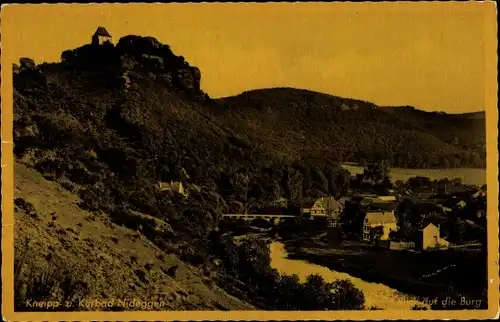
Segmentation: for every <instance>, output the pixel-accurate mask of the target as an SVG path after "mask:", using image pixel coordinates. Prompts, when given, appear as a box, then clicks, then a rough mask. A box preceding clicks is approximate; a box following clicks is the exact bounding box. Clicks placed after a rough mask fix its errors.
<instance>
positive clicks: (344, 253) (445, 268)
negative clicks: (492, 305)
mask: <svg viewBox="0 0 500 322" xmlns="http://www.w3.org/2000/svg"><path fill="white" fill-rule="evenodd" d="M283 243H284V244H285V245H286V246H285V249H286V251H287V253H288V258H289V259H291V260H302V261H307V262H309V263H312V264H317V265H321V266H324V267H327V268H329V269H331V270H334V271H337V272H343V273H347V274H349V275H351V276H353V277H356V278H360V279H363V280H365V281H370V282H374V283H382V284H384V285H387V286H389V287H391V288H393V289H395V290H398V291H399V292H402V293H405V294H411V295H412V296H415V297H417V298H419V299H421V300H424V299H430V298H432V299H435V298H436V297H439V298H443V297H446V296H450V297H454V298H460V297H462V296H465V297H466V298H467V299H471V300H483V294H482V291H483V289H486V287H487V284H486V283H487V279H486V276H487V275H486V258H485V256H484V254H482V253H481V252H478V251H463V250H448V251H440V252H426V253H414V252H402V251H401V252H398V251H390V250H386V249H380V248H374V247H363V245H362V244H360V243H352V242H351V243H349V242H344V243H341V244H339V245H336V246H328V245H325V244H323V243H321V242H318V241H314V240H312V239H306V240H284V241H283ZM482 262H484V265H482V264H481V263H482ZM483 270H484V272H483ZM464 276H467V278H466V279H464V278H463V277H464ZM482 302H483V304H481V306H483V305H485V302H486V301H485V300H483V301H482ZM434 308H440V305H439V304H438V303H436V304H435V305H434ZM447 309H450V308H449V307H448V308H447ZM455 309H464V308H463V307H462V308H460V307H456V308H455Z"/></svg>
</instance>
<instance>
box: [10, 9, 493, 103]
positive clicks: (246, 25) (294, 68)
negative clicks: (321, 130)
mask: <svg viewBox="0 0 500 322" xmlns="http://www.w3.org/2000/svg"><path fill="white" fill-rule="evenodd" d="M490 7H491V6H490ZM489 9H491V8H489ZM485 12H486V10H485V6H484V5H481V3H470V2H468V3H467V2H455V3H449V2H448V3H429V2H426V3H416V2H413V3H383V4H381V3H253V4H250V3H226V4H224V3H218V4H207V3H204V4H127V5H123V4H108V5H99V4H93V5H89V4H82V5H76V4H72V5H69V4H59V5H11V6H6V7H3V8H2V34H3V35H4V36H3V37H2V54H5V55H7V57H8V58H7V60H9V61H10V60H11V61H12V62H13V63H14V62H16V61H18V59H19V58H20V57H30V58H33V59H34V60H35V61H36V62H37V63H41V62H54V61H58V60H59V59H60V55H61V53H62V52H63V51H64V50H66V49H73V48H76V47H79V46H82V45H84V44H86V43H89V42H90V39H91V35H92V34H93V32H94V31H95V29H96V28H97V26H104V27H105V28H106V29H107V30H108V31H109V33H111V35H112V36H113V42H115V43H117V42H118V40H119V39H120V38H121V37H123V36H125V35H130V34H135V35H143V36H152V37H155V38H157V39H158V40H159V41H160V42H162V43H165V44H169V45H170V46H171V49H172V50H173V52H174V53H175V54H177V55H182V56H184V57H185V58H186V60H187V61H188V62H189V63H190V64H191V65H194V66H198V67H199V68H200V70H201V72H202V79H201V87H202V89H203V90H204V91H205V92H207V93H208V94H209V95H210V96H211V97H213V98H215V97H223V96H230V95H235V94H238V93H241V92H243V91H245V90H251V89H258V88H268V87H295V88H304V89H310V90H314V91H319V92H324V93H328V94H332V95H337V96H341V97H350V98H356V99H361V100H366V101H371V102H374V103H375V104H378V105H411V106H415V107H416V108H419V109H422V110H427V111H436V110H439V111H445V112H448V113H462V112H472V111H479V110H484V109H485V108H484V104H485V98H484V96H485V77H486V76H485V71H486V68H487V67H486V66H487V58H486V57H487V54H488V53H487V50H486V44H489V42H491V40H490V39H487V38H486V34H485V28H486V24H487V23H492V22H493V23H495V22H494V21H488V20H487V19H486V18H485V17H486V14H485ZM495 37H496V35H495ZM495 53H496V51H495ZM489 54H491V53H489ZM495 68H496V66H495Z"/></svg>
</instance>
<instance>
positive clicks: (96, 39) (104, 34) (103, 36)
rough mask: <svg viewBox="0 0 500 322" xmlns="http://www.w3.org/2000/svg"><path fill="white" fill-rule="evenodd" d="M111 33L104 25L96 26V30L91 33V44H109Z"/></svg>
mask: <svg viewBox="0 0 500 322" xmlns="http://www.w3.org/2000/svg"><path fill="white" fill-rule="evenodd" d="M111 41H112V40H111V35H110V33H109V32H108V31H107V30H106V28H104V27H97V30H96V31H95V33H94V34H93V35H92V45H102V44H106V43H109V44H111V43H112V42H111Z"/></svg>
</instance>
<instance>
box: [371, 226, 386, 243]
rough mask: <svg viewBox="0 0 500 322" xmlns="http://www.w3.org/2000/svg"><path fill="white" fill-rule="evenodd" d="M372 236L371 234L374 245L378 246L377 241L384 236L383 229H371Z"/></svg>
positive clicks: (380, 227)
mask: <svg viewBox="0 0 500 322" xmlns="http://www.w3.org/2000/svg"><path fill="white" fill-rule="evenodd" d="M372 234H373V239H375V243H377V244H378V241H379V240H380V238H382V236H383V235H384V227H383V226H377V227H374V228H373V229H372Z"/></svg>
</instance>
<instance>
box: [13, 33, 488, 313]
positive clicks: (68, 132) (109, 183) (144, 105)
mask: <svg viewBox="0 0 500 322" xmlns="http://www.w3.org/2000/svg"><path fill="white" fill-rule="evenodd" d="M200 82H201V72H200V70H199V69H198V68H197V67H194V66H191V65H190V64H189V63H187V62H186V61H185V59H184V58H183V57H182V56H177V55H175V54H174V53H173V52H172V51H171V50H170V48H169V46H168V45H164V44H161V43H159V42H158V41H157V40H156V39H154V38H151V37H139V36H126V37H123V38H121V39H120V40H119V42H118V43H117V44H116V45H112V44H103V45H85V46H82V47H80V48H76V49H74V50H67V51H65V52H63V53H62V55H61V62H58V63H50V64H49V63H43V64H39V65H37V64H36V63H35V62H34V61H33V60H31V59H29V58H22V59H21V60H20V62H19V65H15V66H14V114H15V119H14V143H15V144H14V152H15V155H16V159H17V162H18V166H17V168H16V184H17V185H18V191H17V198H20V199H19V200H18V205H17V206H18V210H17V212H16V216H19V218H21V219H17V221H16V223H17V224H16V225H17V227H16V231H17V234H16V252H17V253H16V256H17V257H18V258H20V257H22V254H23V252H24V251H19V252H18V251H17V249H24V248H23V247H24V246H23V242H24V237H30V238H32V239H34V241H32V244H33V243H34V245H35V246H33V247H35V250H34V252H35V254H38V255H43V254H45V253H47V252H48V253H54V251H47V249H49V250H50V247H49V246H48V245H52V244H54V245H57V247H59V248H58V249H72V250H74V252H75V253H77V254H84V253H85V252H87V253H88V252H92V253H95V256H94V257H95V258H94V260H95V261H96V262H98V263H101V262H102V263H105V264H102V265H107V267H109V268H110V269H111V267H114V268H113V269H115V268H116V269H118V271H120V270H119V268H118V266H119V265H118V266H117V264H116V263H122V264H123V265H128V266H129V268H130V270H128V271H126V272H122V271H120V272H121V273H120V274H121V275H120V276H122V277H123V283H121V282H120V283H118V284H117V285H116V286H114V287H110V286H109V285H107V284H106V283H105V281H104V280H100V281H98V282H96V284H95V285H91V287H94V293H93V294H94V295H96V296H103V297H110V296H118V295H119V294H127V292H132V291H133V292H146V291H147V292H150V293H151V294H163V293H165V292H167V293H169V294H171V293H172V292H173V293H175V292H176V291H175V290H177V286H179V288H182V289H184V291H185V293H180V294H181V295H180V297H179V296H177V295H168V296H170V297H172V296H173V297H172V299H173V300H172V302H171V306H170V307H172V308H175V307H177V308H188V307H191V308H213V307H218V308H231V309H238V308H245V307H252V306H256V307H259V308H280V307H281V308H283V307H290V305H292V304H290V303H288V302H279V301H281V300H279V301H278V302H279V303H278V302H276V301H277V300H276V299H278V298H279V299H281V298H282V297H281V295H279V294H281V293H279V292H283V294H287V293H289V292H288V291H286V290H287V287H292V286H293V285H291V284H290V283H292V284H293V283H297V282H295V281H292V280H283V279H281V277H279V276H278V275H276V272H274V271H272V270H270V268H269V263H268V262H266V256H267V255H266V253H265V251H264V250H263V248H262V247H254V246H252V245H248V244H245V245H244V247H243V248H241V249H237V248H235V247H236V246H235V245H233V244H231V243H227V242H225V241H221V239H220V233H218V231H217V228H218V226H219V225H218V222H219V218H220V215H221V214H222V213H224V212H228V211H231V212H243V211H249V212H250V211H253V210H255V209H261V208H262V207H266V206H267V205H269V204H270V203H271V202H273V201H275V200H276V199H278V198H279V197H285V198H290V199H293V200H301V199H303V198H306V197H309V196H318V195H321V194H323V195H324V194H337V193H340V192H342V191H346V189H347V188H348V186H349V180H350V176H349V173H347V172H346V170H344V169H342V168H341V167H340V164H339V161H340V160H347V161H349V160H358V161H361V160H364V159H370V158H388V159H391V160H392V161H393V163H395V164H399V165H401V164H404V165H407V166H440V165H446V166H466V165H469V166H480V165H483V164H484V159H483V156H484V152H481V151H483V150H484V146H483V147H481V145H482V144H484V133H482V132H481V131H482V130H481V126H483V128H484V124H483V125H481V122H480V120H477V119H476V118H470V117H464V116H449V115H441V114H439V117H437V118H435V117H434V116H433V115H434V114H429V113H425V112H422V111H417V110H411V112H408V111H409V109H406V108H403V109H397V108H394V109H388V108H379V107H377V106H375V105H373V104H371V103H368V102H362V101H356V100H352V99H342V98H338V97H334V96H330V95H326V94H321V93H315V92H310V91H304V90H297V89H266V90H256V91H250V92H245V93H243V94H241V95H238V96H235V97H231V98H224V99H218V100H213V99H211V98H210V97H209V96H208V95H207V94H206V93H204V92H203V91H202V90H201V86H200ZM456 118H458V119H459V121H460V122H461V123H458V121H457V119H456ZM452 120H455V121H452ZM445 126H447V127H445ZM442 129H446V131H444V130H442ZM471 129H474V130H476V129H477V131H476V132H474V133H475V136H474V137H473V138H472V139H471V138H470V137H472V136H470V135H468V134H467V133H469V132H467V131H468V130H471ZM481 133H482V134H481ZM451 135H453V136H451ZM35 170H36V171H37V172H39V173H40V174H37V173H35V172H34V171H35ZM41 175H43V178H41V177H40V176H41ZM47 180H49V181H52V182H48V181H47ZM171 181H176V182H182V183H183V185H184V187H185V189H186V194H185V196H184V195H182V194H178V193H176V192H175V191H168V190H167V191H166V190H164V189H160V187H161V185H160V184H159V183H161V182H171ZM61 189H64V191H63V190H61ZM41 192H44V193H47V194H48V195H47V196H46V197H44V199H43V198H42V199H39V198H38V197H37V196H38V194H40V193H41ZM35 199H36V200H35ZM23 200H24V201H23ZM27 202H28V203H30V204H33V205H35V206H34V208H35V209H36V211H35V212H36V214H38V216H39V217H40V218H37V217H36V216H34V217H32V216H31V214H32V213H33V212H32V211H31V210H30V211H26V209H25V208H26V207H27V206H26V205H27ZM77 207H78V209H80V210H76V209H77ZM28 208H30V207H28ZM23 209H24V210H23ZM54 216H55V217H56V219H53V218H54ZM80 217H84V218H80ZM87 217H89V218H93V219H90V220H87V219H85V218H87ZM58 218H59V219H58ZM92 227H94V228H92ZM130 230H131V231H134V232H136V234H135V233H131V232H130ZM93 232H94V233H93ZM87 233H88V236H87ZM130 234H131V235H130ZM129 235H130V236H129ZM134 236H135V237H134ZM138 236H139V237H138ZM108 239H109V240H108ZM116 240H118V242H116ZM134 240H135V242H137V243H138V244H137V245H138V246H137V247H138V248H137V249H143V248H144V252H146V253H148V252H149V254H151V256H148V258H150V257H153V255H152V254H153V253H155V251H159V252H160V253H161V254H163V256H164V257H165V256H166V255H167V254H168V255H169V256H170V257H169V262H168V263H167V264H168V265H171V264H173V263H174V262H175V263H177V261H178V262H179V264H175V265H178V266H179V269H180V270H181V271H183V272H184V271H185V272H186V273H183V274H184V275H182V276H184V277H182V278H185V279H187V278H193V280H196V281H202V282H203V283H202V284H203V285H205V284H204V283H205V282H207V283H208V284H210V283H213V284H216V285H219V286H220V287H221V288H222V289H224V291H222V290H220V289H218V288H217V289H215V288H214V289H208V288H207V287H208V286H206V285H205V286H203V285H202V284H200V283H198V282H196V285H198V286H193V287H194V289H193V287H191V288H190V287H187V286H186V284H185V283H184V282H183V281H184V280H183V281H178V280H175V281H174V280H171V279H168V278H166V277H165V276H164V275H165V274H167V275H168V276H170V275H169V272H168V267H166V266H168V265H166V264H162V263H161V261H162V260H163V259H161V258H162V256H160V259H158V260H157V259H151V260H152V261H153V262H154V263H149V262H148V263H149V265H147V267H144V269H143V268H141V267H140V266H141V265H146V264H148V263H146V262H147V260H146V258H142V257H140V256H139V255H136V256H139V257H137V258H136V259H135V260H133V259H129V255H130V254H128V253H129V252H128V251H127V252H126V254H124V255H118V253H120V252H121V250H120V249H122V248H123V247H125V248H127V249H128V248H130V249H134V248H135V246H134ZM122 242H123V243H122ZM120 245H121V246H120ZM126 245H128V246H126ZM53 247H55V246H53ZM146 248H147V250H146ZM54 249H55V248H54ZM141 251H142V250H141ZM255 252H257V253H259V255H258V256H262V258H263V263H264V264H262V266H258V267H255V268H248V269H247V268H246V267H253V266H252V265H254V264H255V263H253V262H248V261H246V260H247V258H253V257H252V256H254V255H253V254H254V253H255ZM57 253H58V254H61V256H62V258H61V260H62V262H61V263H66V262H68V261H70V260H77V258H76V257H74V256H70V254H69V253H68V252H63V251H62V250H61V251H60V252H57ZM101 253H102V255H99V254H101ZM238 254H240V255H238ZM130 256H131V255H130ZM155 256H156V255H155ZM238 256H239V257H238ZM255 256H257V255H255ZM35 257H36V256H35ZM259 258H260V257H259ZM38 259H40V260H41V262H45V261H46V260H45V259H43V258H41V257H40V256H38ZM217 263H218V264H217ZM221 263H222V264H221ZM88 265H90V266H88V268H86V269H88V270H89V271H92V270H94V269H96V268H95V267H97V266H92V265H94V264H91V263H89V264H88ZM110 265H111V266H110ZM123 265H122V266H123ZM221 265H222V266H221ZM259 265H260V264H259ZM99 267H101V266H99ZM237 267H239V268H240V269H236V268H237ZM161 268H164V269H167V272H166V273H165V272H164V271H162V270H161ZM242 270H243V272H246V273H245V274H244V276H243V277H242V273H241V272H242ZM210 271H212V272H214V275H215V276H209V277H206V276H205V277H204V275H203V274H204V273H203V272H210ZM131 272H135V273H134V274H132V273H131ZM186 274H187V275H186ZM245 276H246V277H245ZM249 276H250V277H249ZM163 278H165V280H164V283H166V284H167V285H166V286H165V287H164V289H161V287H160V288H159V289H156V288H155V290H154V291H153V290H152V289H149V287H152V286H151V284H158V283H159V282H158V283H157V281H160V280H161V281H163ZM255 278H263V279H265V281H264V282H263V283H262V285H265V287H256V288H255V287H254V286H251V285H254V284H252V282H251V281H254V279H255ZM137 280H138V281H139V282H137ZM148 281H149V282H148ZM242 281H243V282H242ZM99 283H100V284H99ZM176 283H177V284H176ZM179 283H180V284H179ZM183 283H184V284H183ZM186 283H187V282H186ZM287 283H288V284H287ZM131 285H133V286H131ZM176 285H177V286H176ZM242 285H243V286H242ZM294 285H295V284H294ZM281 287H283V288H281ZM134 288H135V290H134ZM313 288H314V287H313ZM129 289H130V290H132V291H130V290H129ZM294 289H296V290H300V288H294ZM325 289H327V288H325ZM190 291H192V294H191V293H189V292H190ZM306 291H307V288H306ZM221 292H222V293H221ZM276 292H278V293H279V294H278V293H276ZM297 292H298V291H297ZM301 292H302V291H301ZM186 294H187V295H186ZM229 294H233V295H235V296H237V297H238V298H239V299H235V298H233V297H232V296H231V295H229ZM301 294H302V293H301ZM353 294H354V295H353V296H354V297H356V298H357V299H359V296H358V294H357V293H356V292H354V293H353ZM168 296H167V297H168ZM183 296H184V297H183ZM301 296H302V295H301ZM304 296H305V297H308V298H312V295H307V296H306V295H304ZM170 297H169V298H170ZM209 297H212V298H215V300H210V301H209V300H208V298H209ZM181 298H182V299H184V300H182V301H184V302H182V301H181ZM301 298H302V297H300V296H299V297H296V298H295V300H294V301H295V302H294V303H295V304H293V305H292V307H297V308H304V307H302V306H301V305H304V303H306V302H304V301H302V300H300V299H301ZM191 299H192V300H191ZM179 301H180V302H179ZM201 303H205V306H203V304H201ZM248 303H250V304H248ZM308 303H309V302H308ZM310 303H313V304H314V305H316V304H317V301H315V300H311V302H310ZM352 303H359V301H358V300H356V301H353V302H352ZM313 304H311V305H313ZM294 305H295V306H294ZM314 305H313V306H314ZM357 305H358V304H356V305H355V306H356V307H358V306H357ZM311 307H312V306H311Z"/></svg>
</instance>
